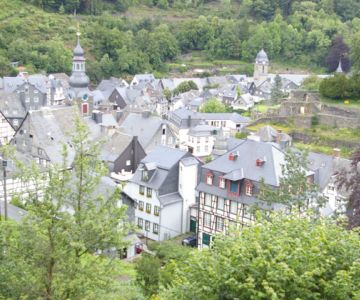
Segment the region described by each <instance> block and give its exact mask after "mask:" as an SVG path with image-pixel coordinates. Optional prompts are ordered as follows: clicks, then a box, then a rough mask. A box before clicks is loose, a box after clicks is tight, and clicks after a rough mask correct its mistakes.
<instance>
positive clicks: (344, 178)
mask: <svg viewBox="0 0 360 300" xmlns="http://www.w3.org/2000/svg"><path fill="white" fill-rule="evenodd" d="M337 185H338V188H339V189H341V188H345V189H346V190H347V191H349V192H350V195H349V198H348V199H347V201H346V203H343V204H344V208H345V210H346V215H347V217H348V219H349V227H350V228H355V227H359V226H360V147H359V148H358V149H356V150H355V152H354V153H353V154H352V157H351V165H350V170H349V169H343V170H341V171H340V173H339V176H338V177H337Z"/></svg>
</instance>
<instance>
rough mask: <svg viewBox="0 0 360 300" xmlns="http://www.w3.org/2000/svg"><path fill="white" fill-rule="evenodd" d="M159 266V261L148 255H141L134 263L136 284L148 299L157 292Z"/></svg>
mask: <svg viewBox="0 0 360 300" xmlns="http://www.w3.org/2000/svg"><path fill="white" fill-rule="evenodd" d="M160 266H161V264H160V260H159V259H158V258H157V257H154V256H150V255H142V256H141V258H140V259H139V260H138V261H137V263H136V267H135V268H136V282H137V284H138V285H139V286H140V287H141V289H142V290H143V292H144V294H145V295H146V296H147V297H149V298H150V297H151V296H152V295H156V294H157V292H158V289H159V280H160Z"/></svg>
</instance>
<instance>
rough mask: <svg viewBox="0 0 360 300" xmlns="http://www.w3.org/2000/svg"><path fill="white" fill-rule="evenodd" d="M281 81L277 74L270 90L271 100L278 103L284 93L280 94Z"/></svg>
mask: <svg viewBox="0 0 360 300" xmlns="http://www.w3.org/2000/svg"><path fill="white" fill-rule="evenodd" d="M281 89H282V81H281V77H280V76H279V74H276V76H275V80H274V85H273V87H272V88H271V100H272V101H279V100H280V99H281V98H282V97H284V93H283V92H282V90H281Z"/></svg>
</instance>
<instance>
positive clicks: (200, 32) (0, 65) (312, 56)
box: [0, 0, 360, 80]
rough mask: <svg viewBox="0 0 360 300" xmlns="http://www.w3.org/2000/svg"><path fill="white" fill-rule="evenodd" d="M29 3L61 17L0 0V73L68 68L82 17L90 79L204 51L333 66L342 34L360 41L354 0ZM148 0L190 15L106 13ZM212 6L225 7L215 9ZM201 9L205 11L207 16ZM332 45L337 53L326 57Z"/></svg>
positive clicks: (163, 68)
mask: <svg viewBox="0 0 360 300" xmlns="http://www.w3.org/2000/svg"><path fill="white" fill-rule="evenodd" d="M26 3H29V1H26ZM32 3H33V4H35V5H37V6H38V7H41V8H43V9H45V10H47V11H50V12H58V11H60V12H64V14H58V13H57V14H55V13H48V12H44V11H43V10H40V9H39V8H35V7H34V6H31V5H29V4H24V3H23V2H21V1H20V0H14V1H5V0H0V5H1V7H3V9H2V11H1V13H0V20H1V21H2V22H1V23H0V30H1V34H0V58H1V59H0V71H1V73H2V75H4V74H8V73H9V72H11V70H9V69H8V68H7V67H6V65H8V63H9V62H11V61H18V62H19V63H20V64H25V65H26V66H27V67H28V69H30V71H31V70H34V71H41V70H44V71H46V72H69V71H70V67H71V58H70V57H71V52H70V51H71V49H72V48H73V46H74V44H75V31H76V23H77V21H79V22H80V27H81V31H82V32H83V35H82V42H83V45H84V46H85V48H86V49H87V53H86V55H87V57H88V59H89V63H88V71H89V75H90V77H91V79H92V80H99V79H101V78H103V77H108V76H109V75H115V76H120V75H124V74H135V73H140V72H145V71H154V70H158V71H162V72H166V71H167V65H166V64H165V62H166V61H173V60H175V59H176V57H177V56H178V55H179V54H185V53H188V52H192V51H194V50H200V51H202V52H203V53H205V54H206V56H207V58H208V59H236V60H242V61H246V62H253V60H254V57H255V55H256V53H257V52H258V51H259V49H261V48H262V47H264V48H265V49H266V51H267V53H268V55H269V58H270V60H271V61H281V62H282V63H286V62H291V63H292V65H294V64H298V65H301V66H310V65H311V66H318V67H329V68H330V70H332V69H333V65H334V61H336V60H337V59H338V56H339V55H345V56H346V55H348V54H347V53H339V51H338V50H339V49H340V50H341V49H343V50H344V51H345V50H346V51H348V50H347V48H346V46H344V47H336V45H338V44H337V41H338V40H337V39H338V37H341V39H342V40H343V41H344V44H342V45H346V43H348V44H351V49H356V45H357V44H359V43H357V41H358V40H359V39H357V38H356V36H354V35H355V33H354V32H357V31H358V30H359V28H360V19H359V18H358V17H359V16H358V15H357V14H358V10H356V9H354V7H356V6H358V2H357V1H355V0H352V1H348V0H341V1H332V0H327V1H325V0H322V1H320V2H319V1H281V0H272V1H265V0H256V1H255V0H248V1H235V0H234V1H226V3H225V2H224V1H200V0H199V1H175V0H174V1H168V0H164V1H163V0H161V1H160V0H144V1H132V0H108V1H105V0H103V1H101V0H81V1H80V0H68V1H58V0H51V1H50V0H33V1H32ZM349 3H351V5H350V4H349ZM143 4H145V5H148V6H149V7H153V6H155V7H156V8H151V10H156V9H158V8H169V14H172V15H175V16H177V15H178V14H185V17H184V18H177V19H175V20H174V19H173V18H172V17H170V16H169V18H167V17H166V15H165V17H163V18H160V17H159V18H152V15H151V10H150V12H149V11H146V10H144V11H145V12H147V13H146V14H145V15H141V14H140V16H139V17H136V18H127V17H123V18H121V17H119V16H118V15H110V14H109V12H114V11H116V9H117V7H125V8H126V7H128V6H129V7H130V9H133V10H132V11H136V8H135V6H139V7H143V6H142V5H143ZM211 5H212V6H214V7H218V8H220V9H213V10H211V9H210V8H211V7H212V6H211ZM100 7H101V9H100ZM132 7H134V8H132ZM188 7H191V11H189V12H188V11H187V10H185V9H186V8H188ZM74 8H76V9H77V12H79V13H86V14H92V15H95V16H81V18H76V19H75V18H74V17H73V16H72V15H71V14H70V13H72V12H73V9H74ZM183 9H184V10H183ZM206 9H207V10H206ZM148 10H149V8H148ZM100 12H102V13H100ZM204 12H205V13H206V14H207V15H206V16H203V15H202V14H204ZM190 13H191V14H190ZM186 14H189V15H186ZM189 16H191V17H189ZM344 21H346V23H345V22H344ZM160 24H162V25H160ZM349 41H353V42H352V43H349ZM355 42H356V43H355ZM334 45H335V48H336V49H337V51H335V50H336V49H335V48H334ZM331 46H333V49H335V50H332V53H335V54H334V55H330V56H329V51H331V49H330V48H331ZM359 47H360V46H359ZM341 51H342V50H341ZM350 52H351V55H352V56H351V57H352V60H353V61H354V62H355V66H357V65H358V64H357V63H356V62H357V60H356V57H354V56H356V55H357V54H356V53H358V52H359V51H357V52H356V51H350ZM355 52H356V53H355ZM329 57H330V58H331V59H329ZM326 58H328V60H326ZM332 58H334V59H332ZM344 63H345V61H344Z"/></svg>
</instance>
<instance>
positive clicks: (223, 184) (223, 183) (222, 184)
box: [219, 177, 225, 189]
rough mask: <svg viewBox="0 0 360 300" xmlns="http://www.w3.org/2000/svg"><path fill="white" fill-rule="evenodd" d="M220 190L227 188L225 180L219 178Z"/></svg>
mask: <svg viewBox="0 0 360 300" xmlns="http://www.w3.org/2000/svg"><path fill="white" fill-rule="evenodd" d="M219 188H222V189H224V188H225V178H223V177H219Z"/></svg>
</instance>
